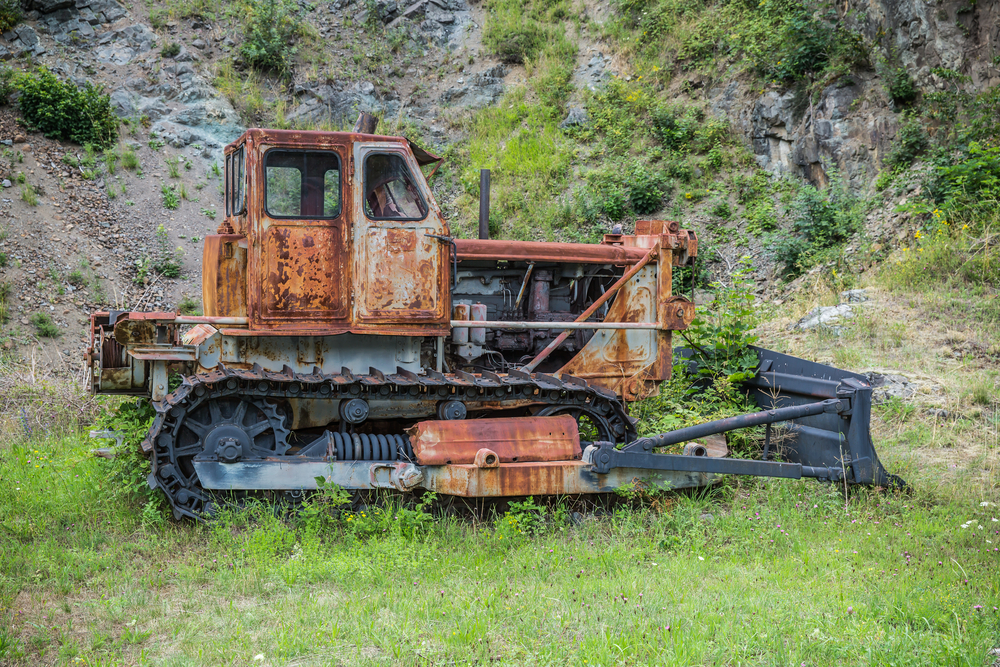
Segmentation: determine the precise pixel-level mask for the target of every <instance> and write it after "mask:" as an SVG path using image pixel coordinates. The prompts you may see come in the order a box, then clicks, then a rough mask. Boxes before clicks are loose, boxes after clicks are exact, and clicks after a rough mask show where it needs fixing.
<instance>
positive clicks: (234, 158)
mask: <svg viewBox="0 0 1000 667" xmlns="http://www.w3.org/2000/svg"><path fill="white" fill-rule="evenodd" d="M245 155H246V149H245V148H244V147H243V146H240V147H239V148H237V149H236V150H235V151H233V152H232V153H231V154H230V155H229V157H228V158H226V171H227V174H226V178H227V181H228V185H229V197H228V198H227V201H226V213H227V214H228V215H242V214H243V213H245V212H246V200H245V197H244V195H245V188H246V159H245Z"/></svg>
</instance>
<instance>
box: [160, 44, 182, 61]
mask: <svg viewBox="0 0 1000 667" xmlns="http://www.w3.org/2000/svg"><path fill="white" fill-rule="evenodd" d="M180 52H181V45H180V44H178V43H177V42H170V43H169V44H167V45H166V46H164V47H163V48H162V49H161V50H160V55H161V56H163V57H164V58H173V57H174V56H176V55H177V54H179V53H180Z"/></svg>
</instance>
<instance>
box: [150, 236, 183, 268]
mask: <svg viewBox="0 0 1000 667" xmlns="http://www.w3.org/2000/svg"><path fill="white" fill-rule="evenodd" d="M182 254H183V253H182V251H181V249H180V248H178V249H177V250H171V249H170V238H169V237H168V236H167V230H166V228H165V227H164V226H163V225H160V226H159V227H157V229H156V251H155V253H154V256H153V261H152V268H153V270H155V271H156V272H158V273H160V274H162V275H163V276H164V277H165V278H177V277H179V276H180V275H181V268H182V267H181V256H182Z"/></svg>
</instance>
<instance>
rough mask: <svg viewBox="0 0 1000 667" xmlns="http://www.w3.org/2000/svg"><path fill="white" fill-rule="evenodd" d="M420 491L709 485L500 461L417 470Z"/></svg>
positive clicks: (575, 465)
mask: <svg viewBox="0 0 1000 667" xmlns="http://www.w3.org/2000/svg"><path fill="white" fill-rule="evenodd" d="M423 472H424V478H425V479H424V482H423V485H424V487H425V488H427V489H429V490H431V491H436V492H438V493H442V494H445V495H450V496H464V497H474V498H479V497H492V498H503V497H515V496H531V495H567V494H580V493H609V492H612V491H614V490H615V489H618V488H621V487H623V486H625V485H627V484H631V483H638V484H643V485H646V486H649V487H656V488H669V489H680V488H690V487H697V486H704V485H706V484H709V483H710V482H711V481H712V477H713V476H712V475H708V474H705V473H688V472H685V473H676V472H667V471H650V470H642V469H638V468H613V469H612V470H611V471H610V472H609V473H607V474H604V475H598V474H596V473H594V472H592V471H591V466H590V464H587V463H583V462H581V461H548V462H540V463H504V464H501V465H499V466H497V467H495V468H481V467H478V466H476V465H470V464H459V465H444V466H428V467H425V468H424V469H423Z"/></svg>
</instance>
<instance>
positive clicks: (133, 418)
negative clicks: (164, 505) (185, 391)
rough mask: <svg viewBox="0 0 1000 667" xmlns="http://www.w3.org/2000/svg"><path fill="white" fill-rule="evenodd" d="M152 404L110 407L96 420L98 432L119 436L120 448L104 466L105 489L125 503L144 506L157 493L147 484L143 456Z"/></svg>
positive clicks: (127, 403)
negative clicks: (105, 476)
mask: <svg viewBox="0 0 1000 667" xmlns="http://www.w3.org/2000/svg"><path fill="white" fill-rule="evenodd" d="M155 414H156V413H155V411H154V410H153V406H152V404H150V402H149V401H147V400H146V399H136V400H129V401H124V402H122V403H119V404H117V405H114V406H111V407H109V408H108V409H107V410H105V411H104V412H103V413H101V416H100V417H99V418H98V420H97V424H96V425H95V426H96V427H97V428H98V429H101V430H108V431H114V432H115V433H117V434H118V435H120V436H121V438H122V441H121V443H122V444H121V447H120V448H119V449H117V450H116V451H115V457H114V458H113V459H111V460H110V461H109V462H108V464H107V466H108V467H107V480H108V487H109V490H110V492H111V493H112V494H115V495H118V494H120V495H121V496H122V497H124V499H127V500H136V501H138V502H141V503H146V502H148V501H150V500H152V499H153V498H154V494H155V495H156V496H160V497H162V495H161V494H159V493H158V492H155V491H152V490H150V488H149V486H148V485H147V484H146V476H147V475H149V461H148V460H147V459H146V457H145V455H143V453H142V441H143V439H145V437H146V434H147V433H148V432H149V429H150V427H151V426H152V425H153V417H154V416H155Z"/></svg>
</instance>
